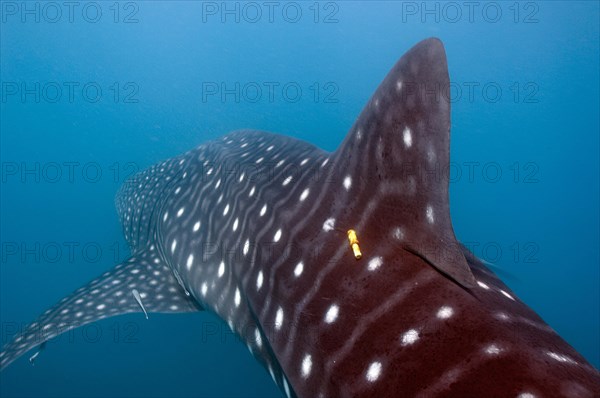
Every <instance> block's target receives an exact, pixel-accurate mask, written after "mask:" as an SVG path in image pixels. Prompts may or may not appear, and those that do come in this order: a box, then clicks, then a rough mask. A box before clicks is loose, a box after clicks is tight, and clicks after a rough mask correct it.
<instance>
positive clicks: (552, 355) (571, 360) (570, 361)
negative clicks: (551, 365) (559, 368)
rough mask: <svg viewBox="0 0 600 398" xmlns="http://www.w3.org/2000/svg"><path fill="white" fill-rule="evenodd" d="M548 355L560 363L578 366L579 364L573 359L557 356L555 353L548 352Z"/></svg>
mask: <svg viewBox="0 0 600 398" xmlns="http://www.w3.org/2000/svg"><path fill="white" fill-rule="evenodd" d="M546 354H548V356H549V357H550V358H552V359H555V360H557V361H558V362H563V363H570V364H576V363H577V362H575V361H574V360H573V359H571V358H569V357H568V356H566V355H562V354H557V353H555V352H551V351H548V352H547V353H546Z"/></svg>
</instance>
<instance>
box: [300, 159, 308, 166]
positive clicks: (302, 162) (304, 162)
mask: <svg viewBox="0 0 600 398" xmlns="http://www.w3.org/2000/svg"><path fill="white" fill-rule="evenodd" d="M306 162H308V158H306V159H304V160H302V161H301V162H300V166H304V165H305V164H306Z"/></svg>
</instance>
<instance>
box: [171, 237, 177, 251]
mask: <svg viewBox="0 0 600 398" xmlns="http://www.w3.org/2000/svg"><path fill="white" fill-rule="evenodd" d="M176 247H177V239H173V243H171V253H175V248H176Z"/></svg>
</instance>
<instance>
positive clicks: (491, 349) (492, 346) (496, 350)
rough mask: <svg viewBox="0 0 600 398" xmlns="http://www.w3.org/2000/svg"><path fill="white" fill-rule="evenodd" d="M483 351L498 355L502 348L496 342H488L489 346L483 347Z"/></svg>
mask: <svg viewBox="0 0 600 398" xmlns="http://www.w3.org/2000/svg"><path fill="white" fill-rule="evenodd" d="M484 351H485V353H486V354H489V355H498V354H500V351H502V350H501V349H500V347H498V346H497V345H496V344H490V345H489V346H487V347H485V350H484Z"/></svg>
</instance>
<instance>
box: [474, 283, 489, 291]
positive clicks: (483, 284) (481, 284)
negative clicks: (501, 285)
mask: <svg viewBox="0 0 600 398" xmlns="http://www.w3.org/2000/svg"><path fill="white" fill-rule="evenodd" d="M477 284H478V285H479V287H481V288H482V289H485V290H490V287H489V286H488V285H486V284H485V283H483V282H481V281H477Z"/></svg>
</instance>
